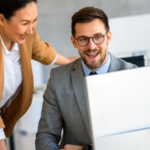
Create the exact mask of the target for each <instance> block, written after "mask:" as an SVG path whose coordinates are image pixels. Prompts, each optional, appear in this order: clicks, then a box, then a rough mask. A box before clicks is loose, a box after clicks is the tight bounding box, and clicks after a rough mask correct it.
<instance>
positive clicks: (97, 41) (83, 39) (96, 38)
mask: <svg viewBox="0 0 150 150" xmlns="http://www.w3.org/2000/svg"><path fill="white" fill-rule="evenodd" d="M92 40H93V42H94V43H95V44H98V45H99V44H102V43H103V42H104V36H103V35H96V36H94V37H92ZM88 43H89V38H88V37H80V38H79V39H78V44H79V45H81V46H86V45H87V44H88Z"/></svg>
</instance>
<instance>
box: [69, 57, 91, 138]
mask: <svg viewBox="0 0 150 150" xmlns="http://www.w3.org/2000/svg"><path fill="white" fill-rule="evenodd" d="M74 69H75V71H73V72H72V73H71V78H72V84H73V89H74V93H75V97H76V100H77V103H78V106H79V108H80V111H81V114H82V117H83V120H84V123H85V126H86V128H87V131H88V133H89V136H90V137H91V132H90V124H89V117H88V110H87V108H88V107H87V96H86V87H85V86H86V85H85V78H84V75H83V70H82V65H81V59H79V60H78V61H77V63H76V64H75V65H74Z"/></svg>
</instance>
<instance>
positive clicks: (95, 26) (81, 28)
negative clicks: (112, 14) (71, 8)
mask: <svg viewBox="0 0 150 150" xmlns="http://www.w3.org/2000/svg"><path fill="white" fill-rule="evenodd" d="M75 31H76V34H75V36H93V35H94V34H97V33H100V34H101V33H102V34H105V32H106V29H105V25H104V23H103V22H102V21H101V20H100V19H94V20H93V21H91V22H87V23H76V25H75Z"/></svg>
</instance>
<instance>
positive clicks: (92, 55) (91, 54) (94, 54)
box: [86, 52, 99, 58]
mask: <svg viewBox="0 0 150 150" xmlns="http://www.w3.org/2000/svg"><path fill="white" fill-rule="evenodd" d="M98 54H99V52H97V53H86V55H87V56H88V57H90V58H95V57H96V56H97V55H98Z"/></svg>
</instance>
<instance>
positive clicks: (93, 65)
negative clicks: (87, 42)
mask: <svg viewBox="0 0 150 150" xmlns="http://www.w3.org/2000/svg"><path fill="white" fill-rule="evenodd" d="M86 52H99V54H98V55H100V58H99V60H98V62H95V61H93V62H90V63H88V61H87V60H86V58H85V57H83V56H81V58H82V60H83V62H84V63H85V65H86V66H87V67H88V68H89V69H91V70H97V69H99V68H100V67H101V66H102V65H103V63H104V61H105V59H106V57H107V53H108V52H107V48H106V50H105V53H102V50H100V49H94V50H90V49H89V50H87V51H85V52H84V55H86V54H85V53H86Z"/></svg>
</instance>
